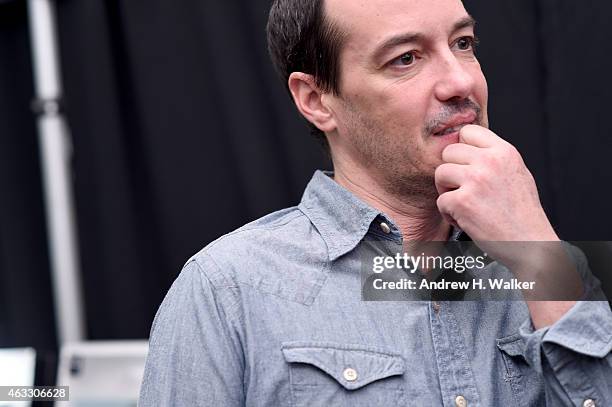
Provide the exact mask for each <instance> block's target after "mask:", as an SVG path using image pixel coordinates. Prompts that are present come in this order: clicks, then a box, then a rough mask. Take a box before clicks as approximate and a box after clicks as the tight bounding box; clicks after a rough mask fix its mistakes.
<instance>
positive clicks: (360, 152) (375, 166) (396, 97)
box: [325, 0, 488, 196]
mask: <svg viewBox="0 0 612 407" xmlns="http://www.w3.org/2000/svg"><path fill="white" fill-rule="evenodd" d="M325 13H326V16H327V18H329V19H331V21H334V22H336V23H337V24H338V25H339V26H340V28H341V29H342V30H344V31H345V32H346V33H347V38H346V40H345V42H344V46H343V49H342V51H341V55H340V69H341V73H340V77H341V82H340V96H338V97H331V99H330V100H331V102H330V103H331V107H332V110H333V111H334V114H335V118H336V125H337V132H338V134H337V135H335V136H337V137H338V140H331V145H332V153H334V151H333V149H334V147H337V146H341V149H342V150H344V151H343V152H342V154H344V155H345V154H348V155H350V156H351V157H352V159H353V160H356V161H357V162H358V163H359V164H360V165H362V166H364V167H367V168H368V170H369V171H371V172H372V173H373V174H375V176H377V177H378V181H379V182H381V183H382V184H383V185H382V186H383V187H385V188H386V189H387V190H389V191H391V192H394V193H399V194H402V195H414V194H418V195H425V196H435V195H436V191H435V186H434V171H435V169H436V167H437V166H438V165H440V164H441V163H442V150H443V149H444V147H446V146H447V145H448V144H450V143H456V142H457V141H458V139H459V134H458V130H459V128H460V127H459V128H458V127H457V126H461V125H464V124H467V123H475V124H480V125H482V126H488V120H487V108H486V106H487V84H486V80H485V78H484V75H483V73H482V71H481V69H480V64H479V63H478V61H477V59H476V57H475V56H474V50H473V40H474V27H473V24H472V20H471V18H470V16H469V15H468V13H467V12H466V11H465V8H464V7H463V4H462V3H461V1H460V0H365V1H362V0H326V1H325ZM440 130H443V131H442V133H440ZM332 137H334V135H332Z"/></svg>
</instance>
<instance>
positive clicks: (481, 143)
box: [459, 124, 501, 148]
mask: <svg viewBox="0 0 612 407" xmlns="http://www.w3.org/2000/svg"><path fill="white" fill-rule="evenodd" d="M500 141H501V138H500V137H499V136H498V135H497V134H495V133H493V132H492V131H491V130H489V129H487V128H485V127H482V126H476V125H474V124H468V125H467V126H463V127H462V128H461V130H459V142H460V143H464V144H469V145H471V146H474V147H482V148H487V147H493V146H494V145H495V144H497V143H499V142H500Z"/></svg>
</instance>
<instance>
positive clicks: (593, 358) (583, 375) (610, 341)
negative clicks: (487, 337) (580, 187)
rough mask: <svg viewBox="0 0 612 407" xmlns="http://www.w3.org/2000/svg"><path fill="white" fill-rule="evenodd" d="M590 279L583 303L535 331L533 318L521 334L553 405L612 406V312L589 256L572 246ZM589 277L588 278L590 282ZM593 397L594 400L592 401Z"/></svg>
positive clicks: (547, 399) (583, 274)
mask: <svg viewBox="0 0 612 407" xmlns="http://www.w3.org/2000/svg"><path fill="white" fill-rule="evenodd" d="M572 257H573V258H574V259H575V260H576V264H577V266H578V269H579V272H580V274H581V275H582V276H583V281H585V295H584V297H583V298H584V299H585V300H584V301H578V302H577V303H576V304H575V305H574V306H573V307H572V308H571V309H570V310H569V311H568V312H567V313H566V314H565V315H563V317H561V319H559V320H558V321H557V322H556V323H555V324H553V325H551V326H550V327H544V328H541V329H538V330H537V331H536V330H534V328H533V324H532V322H531V319H528V320H527V321H525V322H524V323H523V325H522V326H521V328H520V334H521V336H522V337H523V340H524V343H525V349H524V351H525V354H524V356H525V359H526V360H527V361H528V363H529V365H530V366H532V367H533V368H534V369H536V370H537V371H538V372H540V373H541V374H542V375H543V377H544V383H545V387H546V389H545V390H546V401H547V404H546V405H548V406H557V405H564V406H565V405H572V406H609V405H612V353H611V351H612V311H611V310H610V305H609V303H608V302H607V301H603V300H592V299H601V298H605V296H603V293H602V291H601V287H600V285H599V281H597V279H596V278H595V277H594V276H592V274H590V271H589V270H588V265H587V261H586V258H585V257H584V254H582V252H580V250H579V249H577V248H573V249H572ZM585 278H586V280H584V279H585ZM589 400H590V401H589Z"/></svg>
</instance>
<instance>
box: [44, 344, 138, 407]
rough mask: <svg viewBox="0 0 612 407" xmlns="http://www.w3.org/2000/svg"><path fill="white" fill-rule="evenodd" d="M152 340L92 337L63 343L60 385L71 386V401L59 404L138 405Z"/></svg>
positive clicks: (78, 406) (77, 406) (74, 406)
mask: <svg viewBox="0 0 612 407" xmlns="http://www.w3.org/2000/svg"><path fill="white" fill-rule="evenodd" d="M148 351H149V344H148V341H146V340H143V341H90V342H81V343H70V344H66V345H64V346H63V347H62V350H61V354H60V361H59V368H58V379H57V385H58V386H69V387H70V401H69V402H57V403H55V406H56V407H58V406H61V407H64V406H71V407H94V406H96V407H97V406H100V407H101V406H105V407H119V406H122V407H124V406H125V407H127V406H136V402H137V401H138V395H139V393H140V384H141V383H142V376H143V374H144V366H145V360H146V357H147V352H148Z"/></svg>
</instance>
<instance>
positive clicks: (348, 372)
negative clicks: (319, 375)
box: [342, 367, 357, 382]
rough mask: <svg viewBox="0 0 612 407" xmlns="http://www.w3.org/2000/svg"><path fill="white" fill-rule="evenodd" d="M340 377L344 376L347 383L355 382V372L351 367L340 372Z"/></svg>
mask: <svg viewBox="0 0 612 407" xmlns="http://www.w3.org/2000/svg"><path fill="white" fill-rule="evenodd" d="M342 376H344V379H345V380H346V381H347V382H354V381H355V380H357V371H356V370H355V369H353V368H352V367H347V368H346V369H344V372H342Z"/></svg>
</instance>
